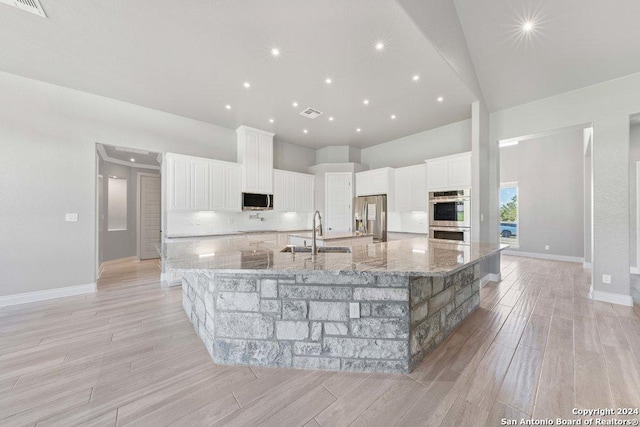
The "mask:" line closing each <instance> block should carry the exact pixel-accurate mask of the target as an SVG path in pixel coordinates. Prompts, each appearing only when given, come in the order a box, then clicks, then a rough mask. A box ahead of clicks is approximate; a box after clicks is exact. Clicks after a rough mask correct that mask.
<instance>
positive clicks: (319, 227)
mask: <svg viewBox="0 0 640 427" xmlns="http://www.w3.org/2000/svg"><path fill="white" fill-rule="evenodd" d="M316 216H317V217H318V225H317V226H316ZM317 231H318V234H317V235H318V236H322V216H321V215H320V211H315V212H314V214H313V240H312V242H311V253H312V254H313V255H315V254H317V253H318V245H317V244H316V232H317Z"/></svg>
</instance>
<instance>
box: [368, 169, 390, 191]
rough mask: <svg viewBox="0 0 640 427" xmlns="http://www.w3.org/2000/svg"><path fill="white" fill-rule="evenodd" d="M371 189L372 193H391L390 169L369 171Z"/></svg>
mask: <svg viewBox="0 0 640 427" xmlns="http://www.w3.org/2000/svg"><path fill="white" fill-rule="evenodd" d="M369 179H370V180H371V181H370V182H371V184H370V185H369V191H370V192H371V194H389V169H388V168H383V169H376V170H373V171H371V172H369Z"/></svg>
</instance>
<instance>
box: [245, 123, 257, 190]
mask: <svg viewBox="0 0 640 427" xmlns="http://www.w3.org/2000/svg"><path fill="white" fill-rule="evenodd" d="M244 144H245V146H244V153H245V154H244V161H243V167H244V177H243V183H242V186H243V189H244V191H245V192H247V193H257V192H259V191H260V184H259V180H260V157H259V153H260V136H259V135H258V133H257V132H252V131H247V132H246V134H245V143H244Z"/></svg>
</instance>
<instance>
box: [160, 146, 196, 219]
mask: <svg viewBox="0 0 640 427" xmlns="http://www.w3.org/2000/svg"><path fill="white" fill-rule="evenodd" d="M165 161H166V173H167V180H166V182H167V186H168V191H167V199H168V203H167V206H168V208H167V209H168V210H170V211H186V210H190V209H191V159H190V158H189V157H187V156H175V155H172V154H167V155H166V158H165Z"/></svg>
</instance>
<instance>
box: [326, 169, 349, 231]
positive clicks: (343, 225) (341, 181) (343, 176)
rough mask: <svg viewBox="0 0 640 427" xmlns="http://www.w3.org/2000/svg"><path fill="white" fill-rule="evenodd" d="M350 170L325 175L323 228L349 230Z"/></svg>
mask: <svg viewBox="0 0 640 427" xmlns="http://www.w3.org/2000/svg"><path fill="white" fill-rule="evenodd" d="M352 176H353V175H352V174H351V172H344V173H343V172H340V173H327V174H326V175H325V202H326V203H325V206H326V214H325V221H324V222H325V224H324V226H325V230H327V231H351V220H352V218H351V203H352V200H353V190H352V188H353V187H352V185H351V182H352Z"/></svg>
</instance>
